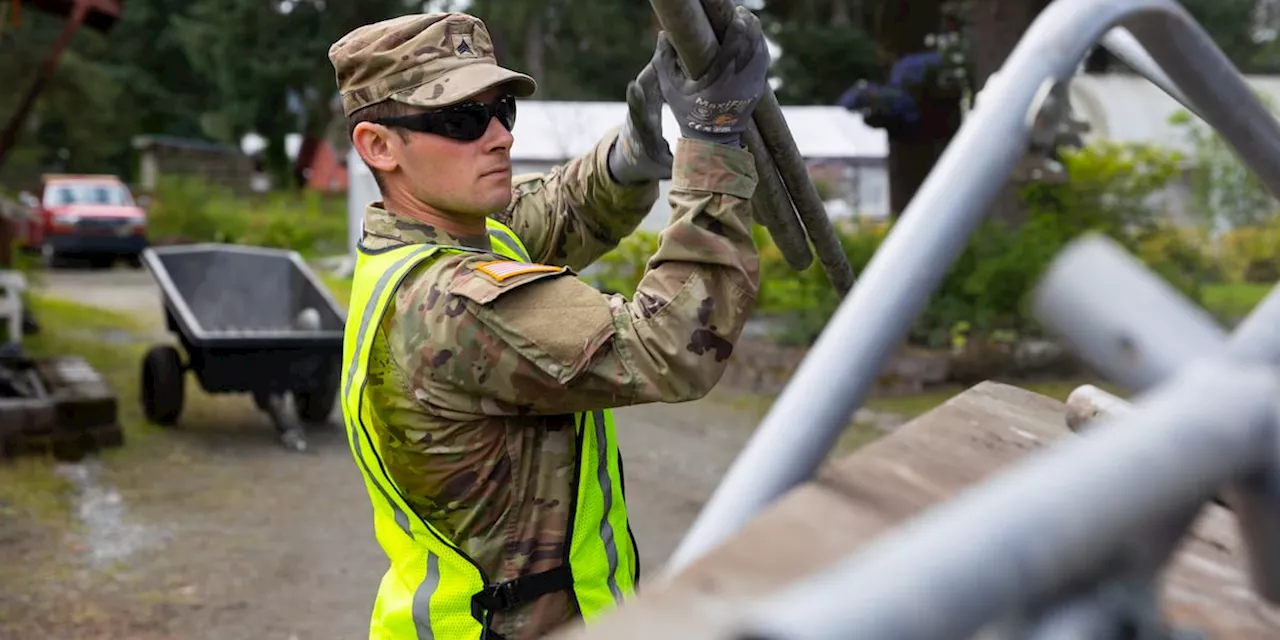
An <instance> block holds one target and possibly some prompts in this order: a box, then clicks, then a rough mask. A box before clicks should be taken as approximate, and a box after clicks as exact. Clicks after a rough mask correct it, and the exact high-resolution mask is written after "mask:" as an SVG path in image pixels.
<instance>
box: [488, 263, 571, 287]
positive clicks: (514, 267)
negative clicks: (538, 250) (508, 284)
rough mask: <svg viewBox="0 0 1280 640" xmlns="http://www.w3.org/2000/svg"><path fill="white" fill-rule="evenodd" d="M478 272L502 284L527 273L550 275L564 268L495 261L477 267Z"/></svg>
mask: <svg viewBox="0 0 1280 640" xmlns="http://www.w3.org/2000/svg"><path fill="white" fill-rule="evenodd" d="M476 271H479V272H480V273H483V274H485V275H486V276H489V277H490V278H493V279H494V280H496V281H498V282H502V281H503V280H506V279H507V278H514V277H516V276H519V275H524V274H526V273H550V272H558V271H564V267H553V266H551V265H549V264H534V263H532V262H513V261H509V260H495V261H493V262H485V263H483V264H479V265H476Z"/></svg>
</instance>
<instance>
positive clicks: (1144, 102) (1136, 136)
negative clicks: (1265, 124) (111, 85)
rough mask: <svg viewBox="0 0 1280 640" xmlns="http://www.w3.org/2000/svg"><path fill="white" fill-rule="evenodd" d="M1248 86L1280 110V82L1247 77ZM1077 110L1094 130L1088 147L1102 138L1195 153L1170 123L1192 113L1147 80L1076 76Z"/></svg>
mask: <svg viewBox="0 0 1280 640" xmlns="http://www.w3.org/2000/svg"><path fill="white" fill-rule="evenodd" d="M1245 81H1246V82H1247V83H1248V84H1249V85H1250V86H1251V87H1253V89H1254V90H1255V91H1257V92H1258V93H1260V94H1262V96H1263V98H1264V99H1269V100H1271V101H1272V102H1273V103H1274V104H1275V105H1277V106H1280V77H1276V76H1245ZM1071 105H1072V108H1073V109H1075V111H1076V113H1077V115H1078V116H1079V117H1080V118H1082V119H1084V120H1086V121H1088V122H1089V124H1090V126H1091V131H1090V132H1089V133H1088V134H1087V135H1086V136H1085V140H1086V142H1088V141H1093V140H1100V139H1101V140H1111V141H1115V142H1136V143H1155V144H1159V145H1162V146H1165V147H1168V148H1170V149H1174V150H1177V151H1182V152H1188V151H1190V150H1191V149H1190V140H1188V138H1187V136H1186V132H1185V131H1184V130H1183V129H1182V128H1181V127H1178V126H1174V125H1173V124H1170V122H1169V118H1170V117H1172V116H1173V115H1174V114H1176V113H1178V112H1180V111H1185V110H1186V109H1185V108H1184V107H1183V106H1182V105H1181V104H1179V103H1178V101H1177V100H1174V99H1173V98H1171V97H1169V95H1168V94H1167V93H1165V92H1164V90H1162V89H1161V88H1160V87H1157V86H1156V85H1155V84H1153V83H1152V82H1151V81H1150V80H1147V79H1146V78H1143V77H1141V76H1135V75H1128V74H1094V75H1079V76H1076V77H1074V78H1072V80H1071ZM1192 117H1193V118H1194V119H1195V120H1196V121H1198V122H1203V121H1201V120H1200V119H1199V118H1196V117H1195V116H1192Z"/></svg>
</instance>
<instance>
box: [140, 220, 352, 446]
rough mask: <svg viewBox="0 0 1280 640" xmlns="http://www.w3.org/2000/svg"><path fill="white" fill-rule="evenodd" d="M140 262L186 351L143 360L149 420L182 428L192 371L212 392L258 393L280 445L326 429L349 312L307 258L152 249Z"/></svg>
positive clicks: (218, 247)
mask: <svg viewBox="0 0 1280 640" xmlns="http://www.w3.org/2000/svg"><path fill="white" fill-rule="evenodd" d="M142 263H143V265H144V266H146V268H147V269H148V270H149V271H150V272H151V275H152V277H154V278H155V280H156V282H157V283H158V284H159V286H160V293H161V297H162V302H163V307H164V314H165V321H166V324H167V326H168V328H169V330H170V331H172V332H173V333H175V334H176V335H177V337H178V341H179V343H180V345H181V347H182V349H181V351H180V350H179V349H178V348H177V347H174V346H171V345H155V346H153V347H151V348H150V349H149V350H148V351H147V354H146V357H145V358H144V359H143V363H142V389H141V395H142V407H143V410H144V412H145V413H146V416H147V419H148V420H150V421H152V422H154V423H156V424H158V425H161V426H173V425H176V424H177V423H178V417H179V415H180V414H181V413H182V405H183V399H184V388H185V379H184V374H185V372H186V371H192V372H194V373H195V377H196V379H197V380H198V381H199V382H200V386H201V387H202V388H203V389H204V390H205V391H206V392H208V393H213V394H222V393H245V392H247V393H250V394H252V396H253V400H254V403H255V404H256V405H257V407H258V409H260V410H262V411H264V412H266V413H267V414H268V415H269V416H270V418H271V421H272V423H273V424H274V425H275V428H276V432H277V434H278V436H279V437H280V441H281V443H282V444H284V445H285V446H287V447H289V448H292V449H296V450H303V449H305V448H306V436H305V426H308V425H321V424H325V423H326V422H327V421H328V419H329V416H330V415H331V414H332V412H333V407H334V404H335V401H336V400H337V396H338V392H339V388H340V384H341V378H340V375H341V370H342V335H343V326H344V324H345V322H346V313H345V311H344V310H343V309H342V308H341V307H339V306H338V304H337V302H335V301H334V299H333V296H332V295H330V294H329V291H328V289H327V288H326V287H325V286H324V284H323V283H321V282H320V281H319V280H318V279H317V278H316V277H315V275H314V274H313V273H312V272H311V270H310V269H309V268H308V267H307V265H306V263H305V262H303V260H302V258H301V256H299V255H298V254H297V253H296V252H293V251H287V250H281V249H269V248H263V247H252V246H243V245H234V244H217V243H207V244H195V245H184V246H174V247H153V248H149V249H146V250H145V251H143V253H142ZM183 352H185V356H186V357H185V359H184V358H183V355H184V354H183ZM286 397H287V398H289V399H292V401H293V407H294V410H293V412H292V413H294V414H296V419H294V417H293V416H290V415H288V413H289V412H287V411H286Z"/></svg>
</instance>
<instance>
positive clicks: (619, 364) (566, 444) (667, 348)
mask: <svg viewBox="0 0 1280 640" xmlns="http://www.w3.org/2000/svg"><path fill="white" fill-rule="evenodd" d="M481 41H482V39H481V38H479V37H476V38H475V39H474V40H473V41H472V42H481ZM484 41H485V42H486V43H485V45H483V46H485V47H486V51H487V46H488V45H487V38H486V39H484ZM388 55H390V54H388ZM378 59H379V58H378V57H377V56H374V57H373V58H371V60H372V62H371V64H373V65H377V64H379V63H378V62H377V61H378ZM335 66H337V63H335ZM356 73H357V75H359V74H364V73H366V72H364V71H357V72H356ZM428 75H430V73H428ZM370 77H372V76H370ZM340 78H341V74H340ZM424 86H425V85H424ZM615 137H616V131H615V132H610V134H609V135H607V136H605V138H604V139H603V140H602V141H601V142H600V143H599V144H598V145H597V146H596V147H595V148H594V149H593V150H591V151H589V152H587V153H585V154H583V155H582V156H580V157H578V158H575V159H573V160H571V161H570V162H568V163H566V164H565V165H562V166H559V167H556V168H555V169H553V170H551V171H550V172H548V173H545V174H537V175H526V176H518V177H516V178H515V179H514V181H513V200H512V203H511V204H510V206H508V207H507V209H506V210H504V211H501V212H497V213H495V215H494V217H495V218H497V219H498V221H500V222H502V223H504V224H506V225H507V226H508V227H510V228H511V229H512V230H513V231H515V232H516V234H518V235H519V237H520V240H521V241H522V242H523V243H524V245H525V247H526V248H527V249H528V252H529V254H530V257H531V260H532V261H533V262H535V263H538V264H542V265H552V266H555V267H560V268H556V269H546V270H542V271H536V272H531V273H525V274H521V275H516V276H514V277H509V278H506V279H501V280H499V279H497V278H495V277H493V276H491V275H489V274H488V273H486V271H484V270H482V269H479V268H478V267H479V266H481V265H484V264H485V263H488V262H492V261H495V260H507V258H504V257H502V256H498V255H494V254H489V255H485V254H478V253H465V254H448V255H444V256H442V257H440V258H438V259H434V260H432V261H428V263H427V264H425V265H423V266H421V267H419V268H418V269H416V270H415V271H414V272H413V273H411V274H410V275H409V277H408V278H406V280H405V281H404V282H403V283H402V284H401V285H400V287H399V289H398V290H397V292H396V295H395V299H394V304H393V307H392V308H391V309H390V310H389V311H388V312H387V314H386V316H385V317H384V318H383V320H382V324H381V331H380V333H379V335H378V336H377V337H376V339H375V342H374V345H373V352H374V354H375V355H374V356H373V359H372V362H370V364H369V393H370V394H371V395H370V397H371V398H373V399H374V400H373V403H372V404H373V406H374V407H376V409H375V411H376V413H378V414H379V416H380V418H381V419H382V421H384V422H385V423H386V424H390V425H395V426H394V428H391V429H389V430H388V431H387V432H385V433H380V434H378V435H379V437H381V438H382V443H381V447H382V448H383V450H384V452H385V462H386V465H387V469H388V472H389V473H390V474H391V476H392V477H393V478H394V480H395V481H396V483H397V484H398V485H399V486H400V487H401V489H402V490H403V491H404V492H405V493H406V494H407V496H408V502H409V504H410V505H411V506H412V507H413V508H414V509H415V510H416V511H417V512H418V513H419V514H420V515H421V516H422V517H423V518H424V519H426V520H428V521H429V522H431V523H432V524H433V525H434V526H435V527H437V528H438V529H439V530H440V531H441V532H443V533H444V534H445V535H447V536H449V537H450V538H451V539H452V540H454V541H455V543H456V544H458V545H459V547H460V548H461V549H462V550H463V551H464V552H466V553H467V554H468V555H470V556H471V557H472V558H474V559H475V560H476V561H477V562H478V563H479V564H480V565H481V566H482V567H483V568H484V569H485V571H486V572H488V573H489V575H491V576H492V577H493V578H495V579H498V580H506V579H512V578H516V577H518V576H521V575H526V574H529V573H535V572H539V571H544V570H548V569H551V568H554V567H555V566H557V565H558V564H559V563H560V562H561V559H562V557H563V549H564V545H565V544H566V539H565V538H566V529H567V526H568V524H569V523H568V516H569V508H570V504H571V503H572V500H573V495H572V491H573V484H574V477H575V476H574V468H575V464H576V462H577V454H576V451H577V447H576V443H575V434H574V427H573V415H572V414H573V413H574V412H581V411H589V410H592V409H599V408H610V407H619V406H624V405H630V404H636V403H644V402H681V401H685V400H692V399H695V398H698V397H700V396H702V395H704V394H705V393H707V392H708V391H709V390H710V389H711V387H712V386H713V385H714V384H715V383H716V382H717V381H718V380H719V378H720V376H721V374H722V372H723V371H724V368H725V366H726V363H727V361H728V359H729V356H730V354H731V352H732V350H733V343H734V342H735V341H736V339H737V338H738V335H739V334H740V332H741V330H742V326H743V323H744V322H745V320H746V319H747V316H748V314H749V311H750V309H751V308H752V306H753V304H754V300H755V296H756V292H757V273H758V254H757V252H756V248H755V245H754V243H753V241H752V236H751V208H750V203H749V198H750V197H751V195H752V194H753V193H754V191H755V184H756V174H755V165H754V163H753V160H752V158H751V155H750V154H749V153H748V152H747V151H746V150H744V149H741V148H735V147H729V146H725V145H720V144H715V143H710V142H699V141H694V140H687V139H682V140H681V141H680V143H679V145H678V146H677V147H676V151H675V154H674V164H673V167H672V171H673V182H672V188H671V192H670V202H671V207H672V217H671V220H670V223H669V224H668V226H667V228H666V229H665V230H664V231H663V233H662V236H661V243H660V246H659V248H658V250H657V252H656V253H655V254H654V256H653V257H652V260H651V261H650V263H649V268H648V270H647V271H646V273H645V276H644V278H643V280H642V281H641V282H640V284H639V287H638V289H637V291H636V294H635V296H634V300H633V301H631V302H628V301H627V300H626V299H625V298H624V297H622V296H619V295H605V294H603V293H601V292H600V291H598V290H596V289H594V288H592V287H591V286H590V285H588V284H586V283H585V282H583V281H582V280H580V279H579V278H576V277H574V274H573V272H574V271H577V270H580V269H582V268H584V267H586V266H587V265H589V264H591V263H592V262H593V261H594V260H596V259H597V258H599V257H600V256H601V255H603V254H604V253H606V252H608V251H609V250H611V249H612V248H613V247H615V246H616V245H617V243H618V242H619V241H620V240H621V239H622V238H624V237H625V236H626V235H628V234H629V233H631V232H632V231H634V229H635V228H636V226H637V225H638V224H639V222H640V221H641V219H642V218H643V217H644V216H645V215H646V214H647V213H648V212H649V211H650V209H651V207H652V205H653V203H654V202H655V200H656V198H657V193H658V191H657V184H656V183H653V182H650V183H645V184H642V185H638V186H622V185H619V184H618V183H616V182H615V181H614V180H613V179H612V178H611V176H610V174H609V172H608V169H607V160H606V158H607V154H608V152H609V149H610V147H611V145H612V144H613V142H614V139H615ZM361 242H362V244H363V245H364V246H365V247H367V248H370V249H381V248H387V247H393V246H399V245H403V244H413V243H431V244H438V245H455V246H466V247H472V248H480V249H489V248H490V244H489V239H488V237H487V236H481V237H450V236H449V235H447V234H445V233H443V232H441V231H440V230H438V229H436V228H433V227H431V226H429V225H426V224H423V223H421V222H417V221H414V220H411V219H409V218H405V217H401V216H397V215H396V214H395V212H389V211H386V210H385V209H384V208H383V203H381V202H379V203H374V204H372V205H370V206H369V207H368V209H367V211H366V213H365V219H364V236H363V238H362V241H361ZM622 428H625V427H622ZM574 615H575V611H574V610H573V604H572V599H571V598H570V597H569V596H568V594H565V593H554V594H551V595H547V596H544V597H542V598H541V599H539V600H537V601H535V602H534V603H532V604H530V605H527V606H525V607H523V608H521V609H517V610H515V611H512V612H509V613H506V614H503V613H500V614H499V615H498V616H497V618H496V620H495V625H494V628H495V630H496V631H498V632H499V633H501V634H502V635H504V636H505V637H507V638H511V639H515V638H533V637H537V636H540V635H542V634H544V633H546V632H548V631H549V630H551V629H552V628H554V627H556V626H558V625H560V624H562V623H564V622H565V621H567V620H570V619H572V618H573V617H574Z"/></svg>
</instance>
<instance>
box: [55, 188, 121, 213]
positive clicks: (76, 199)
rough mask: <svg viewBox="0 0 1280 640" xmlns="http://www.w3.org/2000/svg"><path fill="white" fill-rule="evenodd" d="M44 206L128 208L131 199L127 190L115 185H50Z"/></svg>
mask: <svg viewBox="0 0 1280 640" xmlns="http://www.w3.org/2000/svg"><path fill="white" fill-rule="evenodd" d="M46 200H47V202H46V204H45V206H49V207H61V206H65V205H69V204H99V205H111V206H130V205H132V204H133V199H132V198H130V197H129V190H128V189H125V188H124V187H123V186H122V185H116V184H92V183H85V184H59V185H50V187H49V192H48V196H47V197H46Z"/></svg>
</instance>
